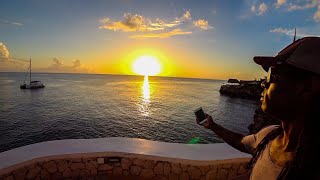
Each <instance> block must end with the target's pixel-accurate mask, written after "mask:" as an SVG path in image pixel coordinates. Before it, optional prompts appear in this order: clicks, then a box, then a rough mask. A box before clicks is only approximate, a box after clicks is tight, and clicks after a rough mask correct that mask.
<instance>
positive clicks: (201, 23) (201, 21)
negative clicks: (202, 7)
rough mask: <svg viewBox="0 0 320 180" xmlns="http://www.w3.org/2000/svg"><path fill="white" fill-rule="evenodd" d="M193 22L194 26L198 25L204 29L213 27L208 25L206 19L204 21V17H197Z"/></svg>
mask: <svg viewBox="0 0 320 180" xmlns="http://www.w3.org/2000/svg"><path fill="white" fill-rule="evenodd" d="M193 24H194V25H195V26H196V27H199V28H201V29H204V30H207V29H211V28H213V27H211V26H209V23H208V21H206V20H204V19H199V20H197V21H193Z"/></svg>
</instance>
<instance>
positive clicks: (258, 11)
mask: <svg viewBox="0 0 320 180" xmlns="http://www.w3.org/2000/svg"><path fill="white" fill-rule="evenodd" d="M250 10H251V12H253V13H255V14H256V15H258V16H261V15H263V14H264V13H266V12H267V10H268V5H267V4H266V3H264V2H263V3H261V4H260V5H259V6H256V5H251V8H250Z"/></svg>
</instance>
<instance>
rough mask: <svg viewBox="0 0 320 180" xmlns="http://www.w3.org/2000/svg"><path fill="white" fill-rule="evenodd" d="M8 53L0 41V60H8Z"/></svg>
mask: <svg viewBox="0 0 320 180" xmlns="http://www.w3.org/2000/svg"><path fill="white" fill-rule="evenodd" d="M9 54H10V53H9V51H8V49H7V47H6V46H5V45H4V44H3V43H2V42H0V60H9Z"/></svg>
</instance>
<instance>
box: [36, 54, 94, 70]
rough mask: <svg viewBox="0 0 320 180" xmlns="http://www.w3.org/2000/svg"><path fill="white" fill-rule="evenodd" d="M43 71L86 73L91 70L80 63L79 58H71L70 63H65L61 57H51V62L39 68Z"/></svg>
mask: <svg viewBox="0 0 320 180" xmlns="http://www.w3.org/2000/svg"><path fill="white" fill-rule="evenodd" d="M39 70H40V71H45V72H66V73H69V72H71V73H74V72H76V73H88V72H91V70H90V69H89V68H87V67H85V66H84V65H82V63H81V61H80V60H78V59H77V60H73V61H72V64H71V65H65V64H64V63H63V61H62V60H61V59H58V58H53V59H52V64H51V65H50V66H48V67H46V68H41V69H39Z"/></svg>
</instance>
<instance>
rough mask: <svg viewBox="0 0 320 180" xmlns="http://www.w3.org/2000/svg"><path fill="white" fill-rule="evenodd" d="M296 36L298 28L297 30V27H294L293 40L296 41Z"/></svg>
mask: <svg viewBox="0 0 320 180" xmlns="http://www.w3.org/2000/svg"><path fill="white" fill-rule="evenodd" d="M296 36H297V30H296V28H294V37H293V42H295V41H296Z"/></svg>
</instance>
